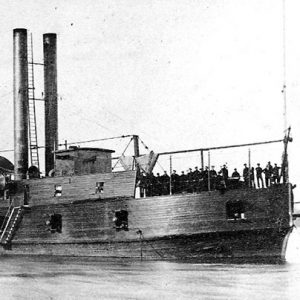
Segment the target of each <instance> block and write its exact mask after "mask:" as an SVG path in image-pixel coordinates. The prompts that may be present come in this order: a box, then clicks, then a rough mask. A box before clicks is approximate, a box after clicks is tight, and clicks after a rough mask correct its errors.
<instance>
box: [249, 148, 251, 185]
mask: <svg viewBox="0 0 300 300" xmlns="http://www.w3.org/2000/svg"><path fill="white" fill-rule="evenodd" d="M248 165H249V170H248V177H249V187H251V150H250V148H249V149H248Z"/></svg>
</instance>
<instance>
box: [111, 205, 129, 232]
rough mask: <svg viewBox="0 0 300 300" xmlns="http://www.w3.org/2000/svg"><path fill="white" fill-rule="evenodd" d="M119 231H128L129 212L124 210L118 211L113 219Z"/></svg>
mask: <svg viewBox="0 0 300 300" xmlns="http://www.w3.org/2000/svg"><path fill="white" fill-rule="evenodd" d="M113 221H114V223H115V228H116V230H117V231H120V230H125V231H128V211H127V210H124V209H120V210H116V211H115V217H114V219H113Z"/></svg>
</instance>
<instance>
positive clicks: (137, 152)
mask: <svg viewBox="0 0 300 300" xmlns="http://www.w3.org/2000/svg"><path fill="white" fill-rule="evenodd" d="M132 139H133V148H134V163H133V164H132V169H133V166H134V164H135V170H136V178H137V181H139V180H140V168H139V166H138V164H137V162H136V158H137V157H139V156H140V148H139V136H138V135H133V136H132ZM137 190H138V191H137ZM135 192H136V193H138V194H139V195H140V194H141V188H140V187H137V184H136V185H135Z"/></svg>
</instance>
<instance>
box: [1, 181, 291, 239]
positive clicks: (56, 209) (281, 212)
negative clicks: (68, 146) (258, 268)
mask: <svg viewBox="0 0 300 300" xmlns="http://www.w3.org/2000/svg"><path fill="white" fill-rule="evenodd" d="M97 180H98V179H97ZM287 193H288V188H287V186H283V185H279V186H272V187H271V188H268V189H240V190H231V191H227V192H225V194H221V193H220V192H218V191H213V192H210V193H209V192H203V193H200V194H182V195H174V196H160V197H151V198H140V199H133V198H131V197H127V198H126V197H123V198H115V199H97V200H93V199H90V200H88V199H87V200H83V201H79V202H76V201H75V202H74V201H72V202H73V203H72V202H71V201H69V202H64V203H56V202H55V203H53V201H52V202H51V201H47V200H46V195H44V197H45V199H44V198H42V200H40V201H38V200H34V198H33V201H36V202H37V203H38V205H37V206H32V207H31V212H30V213H28V214H26V215H25V216H24V218H23V222H22V226H21V227H20V229H19V231H18V232H17V234H16V236H15V239H14V241H13V243H37V244H38V243H93V242H101V241H102V242H120V241H123V242H125V241H137V240H138V239H139V234H137V231H138V230H141V231H142V233H143V236H144V238H146V239H149V240H151V239H157V238H162V237H167V236H179V235H194V234H199V233H217V232H234V231H245V230H246V231H247V230H249V231H251V230H260V229H262V230H263V229H266V228H280V227H282V228H287V227H289V218H290V215H289V205H288V197H287V195H288V194H287ZM31 197H34V196H31ZM78 197H79V196H76V199H78ZM61 198H62V197H61ZM66 200H68V199H66ZM229 200H241V201H243V202H244V203H245V207H246V210H245V217H246V220H238V221H232V220H228V218H227V215H226V203H227V201H229ZM118 209H126V210H127V211H128V221H129V231H116V229H115V228H114V222H113V218H114V216H115V211H116V210H118ZM2 213H3V212H2ZM53 213H58V214H61V215H62V220H63V221H62V222H63V226H62V233H51V232H50V231H49V230H48V226H47V225H46V221H47V220H48V219H49V216H50V215H51V214H53ZM279 221H280V222H279Z"/></svg>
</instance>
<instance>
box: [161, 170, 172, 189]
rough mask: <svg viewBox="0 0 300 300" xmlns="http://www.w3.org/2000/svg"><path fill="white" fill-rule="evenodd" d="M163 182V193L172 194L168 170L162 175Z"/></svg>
mask: <svg viewBox="0 0 300 300" xmlns="http://www.w3.org/2000/svg"><path fill="white" fill-rule="evenodd" d="M160 180H161V183H162V194H163V195H168V194H170V176H169V175H168V174H167V171H164V174H163V175H162V176H161V177H160Z"/></svg>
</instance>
